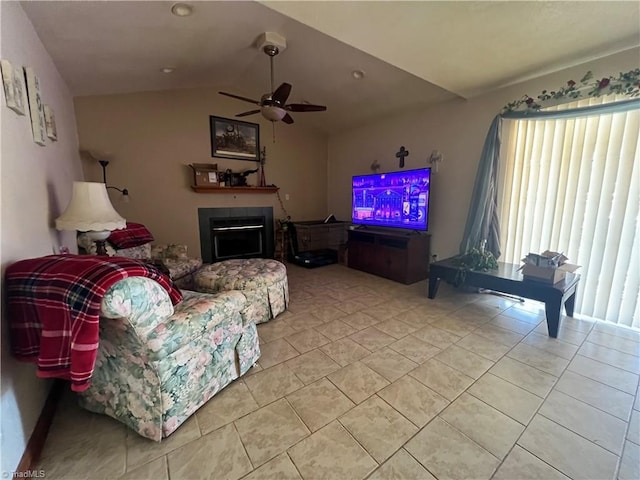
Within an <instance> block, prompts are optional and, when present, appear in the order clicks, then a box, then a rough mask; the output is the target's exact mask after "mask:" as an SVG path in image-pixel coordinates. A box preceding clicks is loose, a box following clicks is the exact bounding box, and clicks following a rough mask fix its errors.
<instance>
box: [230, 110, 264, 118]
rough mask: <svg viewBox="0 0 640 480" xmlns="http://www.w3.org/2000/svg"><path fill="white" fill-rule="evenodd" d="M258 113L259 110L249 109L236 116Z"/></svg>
mask: <svg viewBox="0 0 640 480" xmlns="http://www.w3.org/2000/svg"><path fill="white" fill-rule="evenodd" d="M256 113H260V110H249V111H248V112H242V113H239V114H237V115H236V117H246V116H247V115H254V114H256Z"/></svg>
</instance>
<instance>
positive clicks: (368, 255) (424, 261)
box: [348, 230, 431, 284]
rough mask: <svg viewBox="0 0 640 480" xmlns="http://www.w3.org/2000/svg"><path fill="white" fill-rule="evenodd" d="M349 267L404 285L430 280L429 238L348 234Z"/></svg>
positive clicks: (408, 234)
mask: <svg viewBox="0 0 640 480" xmlns="http://www.w3.org/2000/svg"><path fill="white" fill-rule="evenodd" d="M348 232H349V243H348V248H349V250H348V252H349V254H348V259H349V267H350V268H355V269H356V270H362V271H364V272H368V273H373V274H374V275H378V276H380V277H385V278H388V279H390V280H395V281H397V282H402V283H405V284H410V283H415V282H418V281H420V280H426V279H427V278H428V276H429V258H430V256H431V255H430V240H431V235H429V234H427V233H424V234H423V233H416V232H406V233H405V232H397V233H396V232H382V231H374V230H349V231H348Z"/></svg>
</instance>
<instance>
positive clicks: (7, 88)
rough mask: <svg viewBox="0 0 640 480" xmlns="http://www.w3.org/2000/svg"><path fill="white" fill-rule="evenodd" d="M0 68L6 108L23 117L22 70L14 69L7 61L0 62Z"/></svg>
mask: <svg viewBox="0 0 640 480" xmlns="http://www.w3.org/2000/svg"><path fill="white" fill-rule="evenodd" d="M0 66H1V67H2V85H3V86H4V98H5V100H6V102H7V107H9V108H10V109H11V110H13V111H14V112H16V113H17V114H18V115H24V113H25V108H24V107H25V101H24V76H23V74H22V68H18V69H16V68H14V67H13V65H11V62H9V60H0Z"/></svg>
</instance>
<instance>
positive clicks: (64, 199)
mask: <svg viewBox="0 0 640 480" xmlns="http://www.w3.org/2000/svg"><path fill="white" fill-rule="evenodd" d="M0 14H1V17H2V20H1V31H2V36H1V39H2V47H1V53H0V56H1V57H2V58H3V59H6V60H9V61H10V62H11V63H12V64H13V65H14V67H21V66H30V67H33V69H34V70H35V72H36V74H37V75H38V77H39V79H40V90H41V94H42V99H43V100H44V102H45V103H46V104H49V105H51V107H53V109H54V111H55V115H56V123H57V130H58V139H59V140H58V142H51V141H49V140H48V139H47V142H46V146H44V147H41V146H38V145H36V144H35V143H34V142H33V137H32V135H31V123H30V120H29V112H28V111H27V114H26V115H25V116H20V115H17V114H16V113H15V112H13V110H10V109H9V108H7V106H6V103H5V100H4V94H2V97H3V100H2V103H1V105H0V120H1V135H2V137H1V140H2V156H1V157H0V158H1V162H0V165H1V178H2V182H1V184H2V208H1V212H2V213H1V215H2V216H1V220H2V250H1V254H0V255H1V261H2V278H4V271H5V269H6V267H7V266H8V265H10V264H11V263H13V262H15V261H17V260H21V259H24V258H31V257H38V256H42V255H50V254H52V253H54V252H55V253H57V252H58V251H59V247H60V245H67V246H69V247H70V249H71V250H72V251H74V252H75V251H77V249H76V247H75V233H72V232H58V231H56V230H55V229H54V228H53V220H54V219H55V218H56V217H57V216H58V215H59V214H60V213H61V210H62V209H64V208H65V207H66V205H67V203H68V202H69V200H70V198H71V189H72V182H73V181H74V180H81V179H82V171H81V168H80V160H79V157H78V153H77V150H78V137H77V134H76V121H75V116H74V111H73V104H72V99H71V95H70V94H69V91H68V89H67V86H66V84H65V83H64V81H63V80H62V78H61V77H60V75H59V74H58V71H57V69H56V67H55V66H54V65H53V63H52V61H51V58H50V57H49V55H48V54H47V52H46V51H45V49H44V46H43V45H42V43H41V42H40V39H39V38H38V36H37V35H36V33H35V31H34V29H33V26H32V25H31V22H29V20H28V19H27V17H26V16H25V14H24V12H23V10H22V8H21V7H20V4H19V3H18V2H1V3H0ZM4 307H5V305H4V304H3V309H2V374H1V375H0V376H1V379H2V387H1V392H2V393H1V394H0V396H1V403H0V418H1V421H2V423H1V435H0V443H1V444H0V452H1V455H0V456H1V459H0V460H1V462H0V472H10V471H13V470H14V469H15V468H16V466H17V465H18V462H19V460H20V457H21V456H22V453H23V452H24V448H25V446H26V442H27V440H28V439H29V437H30V435H31V432H32V431H33V427H34V426H35V423H36V420H37V419H38V416H39V415H40V411H41V409H42V406H43V404H44V400H45V397H46V395H47V393H48V391H49V388H50V381H45V380H42V379H39V378H37V377H36V375H35V368H34V366H33V365H31V364H23V363H18V362H16V361H15V360H14V359H13V358H12V357H11V356H10V354H9V339H8V322H9V321H10V319H9V318H8V317H7V315H6V309H5V308H4Z"/></svg>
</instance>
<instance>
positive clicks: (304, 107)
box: [284, 103, 327, 112]
mask: <svg viewBox="0 0 640 480" xmlns="http://www.w3.org/2000/svg"><path fill="white" fill-rule="evenodd" d="M284 108H285V110H289V111H290V112H324V111H325V110H326V109H327V107H325V106H324V105H311V104H310V103H290V104H289V105H287V106H285V107H284Z"/></svg>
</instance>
